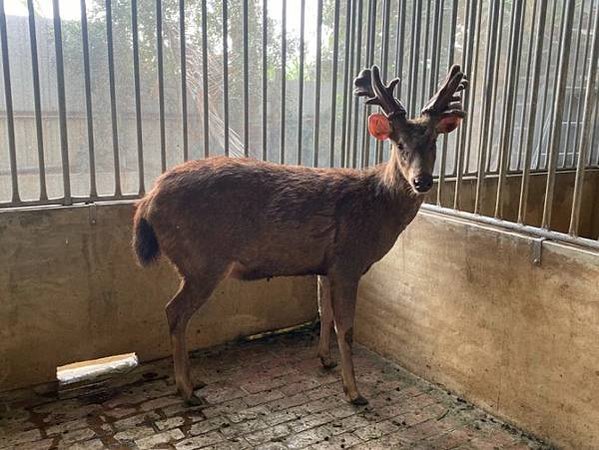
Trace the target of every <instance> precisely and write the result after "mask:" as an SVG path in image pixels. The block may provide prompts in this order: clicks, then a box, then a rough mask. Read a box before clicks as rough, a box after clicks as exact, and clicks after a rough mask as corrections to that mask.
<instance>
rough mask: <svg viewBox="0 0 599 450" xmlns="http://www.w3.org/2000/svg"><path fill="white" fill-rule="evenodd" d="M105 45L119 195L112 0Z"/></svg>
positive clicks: (108, 3) (119, 192)
mask: <svg viewBox="0 0 599 450" xmlns="http://www.w3.org/2000/svg"><path fill="white" fill-rule="evenodd" d="M106 46H107V48H108V84H109V90H110V120H111V123H112V151H113V156H114V195H115V197H120V195H121V164H120V160H119V133H118V122H117V115H116V84H115V79H114V48H113V42H112V0H106Z"/></svg>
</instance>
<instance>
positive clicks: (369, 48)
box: [360, 0, 376, 168]
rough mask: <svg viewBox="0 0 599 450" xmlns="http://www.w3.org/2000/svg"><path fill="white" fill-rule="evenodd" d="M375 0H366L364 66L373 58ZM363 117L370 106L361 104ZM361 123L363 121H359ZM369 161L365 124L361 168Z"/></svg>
mask: <svg viewBox="0 0 599 450" xmlns="http://www.w3.org/2000/svg"><path fill="white" fill-rule="evenodd" d="M375 9H376V0H369V1H368V25H367V31H366V33H367V38H366V39H367V40H366V58H365V59H366V66H367V67H370V66H371V65H372V61H373V59H374V40H375V32H376V22H375V19H376V11H375ZM362 111H363V112H362V114H363V117H364V118H366V117H368V116H369V115H370V111H371V108H370V106H369V105H366V104H364V105H363V106H362ZM360 125H363V121H361V122H360ZM369 162H370V135H369V133H368V130H367V128H366V127H365V126H362V154H361V158H360V165H361V167H362V168H364V167H367V166H368V164H369Z"/></svg>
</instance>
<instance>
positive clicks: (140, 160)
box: [82, 0, 145, 195]
mask: <svg viewBox="0 0 599 450" xmlns="http://www.w3.org/2000/svg"><path fill="white" fill-rule="evenodd" d="M82 1H84V0H82ZM131 32H132V35H133V81H134V89H135V124H136V132H137V167H138V171H139V172H138V173H139V194H140V195H142V194H143V193H144V191H145V175H144V148H143V130H142V116H141V83H140V81H139V34H138V25H137V0H131ZM88 70H89V67H88ZM89 113H90V117H91V94H90V111H89ZM90 158H91V155H90Z"/></svg>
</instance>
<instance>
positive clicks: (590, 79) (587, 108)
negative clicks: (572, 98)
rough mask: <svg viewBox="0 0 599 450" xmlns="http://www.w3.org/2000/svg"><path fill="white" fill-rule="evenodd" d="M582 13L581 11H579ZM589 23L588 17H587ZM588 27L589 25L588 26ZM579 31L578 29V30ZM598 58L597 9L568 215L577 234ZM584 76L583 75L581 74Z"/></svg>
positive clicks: (591, 125) (589, 147) (598, 21)
mask: <svg viewBox="0 0 599 450" xmlns="http://www.w3.org/2000/svg"><path fill="white" fill-rule="evenodd" d="M581 14H582V13H581ZM589 25H590V18H589ZM589 28H590V26H589ZM579 32H580V30H579ZM598 60H599V9H597V11H596V13H595V27H594V30H593V47H592V50H591V64H590V66H589V72H588V75H587V85H586V92H585V96H584V112H583V114H582V133H581V134H582V138H581V142H580V149H579V151H578V161H577V164H576V178H575V181H574V194H573V196H572V214H571V216H570V229H569V232H570V234H571V235H573V236H576V235H577V234H578V225H579V222H580V206H581V203H582V186H583V184H584V175H585V164H586V160H587V154H588V153H590V151H591V146H590V144H591V140H590V137H591V129H592V128H594V124H593V122H592V121H591V116H592V113H593V106H594V103H595V98H596V96H597V90H596V86H595V80H596V78H597V61H598ZM583 78H584V76H583Z"/></svg>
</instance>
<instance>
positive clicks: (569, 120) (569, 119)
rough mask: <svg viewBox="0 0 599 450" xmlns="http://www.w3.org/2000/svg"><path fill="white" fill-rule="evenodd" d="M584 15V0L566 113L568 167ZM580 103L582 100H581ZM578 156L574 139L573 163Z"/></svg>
mask: <svg viewBox="0 0 599 450" xmlns="http://www.w3.org/2000/svg"><path fill="white" fill-rule="evenodd" d="M583 15H584V0H581V2H580V15H579V18H578V30H577V32H576V44H575V46H574V48H575V49H576V52H575V54H574V66H573V67H572V85H571V87H570V96H569V97H568V112H567V113H566V121H567V124H568V125H567V126H566V139H565V141H564V147H565V148H564V161H563V163H562V167H566V166H567V165H568V156H569V153H570V152H569V150H570V145H569V143H570V126H571V124H572V97H574V89H576V79H577V78H578V56H579V55H580V35H581V34H582V16H583ZM582 78H583V83H584V72H583V73H582ZM579 103H580V101H579ZM575 156H576V141H574V145H573V146H572V163H574V159H575Z"/></svg>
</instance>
